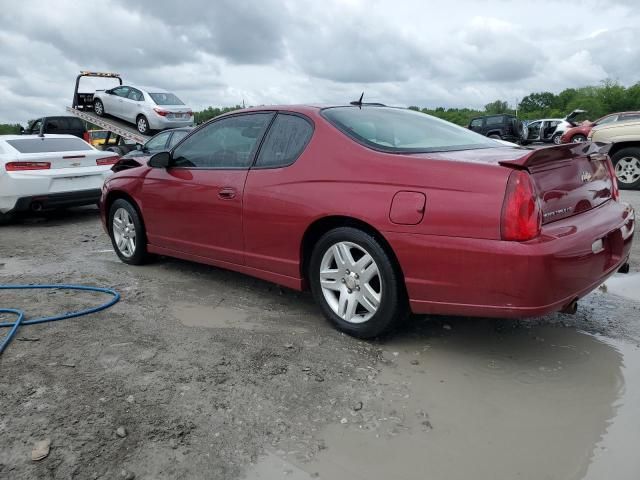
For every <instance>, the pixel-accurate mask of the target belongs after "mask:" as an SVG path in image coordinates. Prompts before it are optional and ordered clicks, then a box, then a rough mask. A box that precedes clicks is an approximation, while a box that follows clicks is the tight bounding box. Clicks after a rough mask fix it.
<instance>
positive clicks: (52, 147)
mask: <svg viewBox="0 0 640 480" xmlns="http://www.w3.org/2000/svg"><path fill="white" fill-rule="evenodd" d="M7 143H8V144H9V145H11V146H12V147H13V148H15V149H16V150H18V151H19V152H20V153H47V152H69V151H71V152H77V151H78V150H91V147H90V146H89V145H88V144H86V143H85V142H83V141H82V140H80V139H79V138H46V137H44V138H39V137H36V138H21V139H18V140H7Z"/></svg>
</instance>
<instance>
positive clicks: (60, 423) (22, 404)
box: [0, 192, 640, 480]
mask: <svg viewBox="0 0 640 480" xmlns="http://www.w3.org/2000/svg"><path fill="white" fill-rule="evenodd" d="M623 198H625V199H626V200H627V201H631V202H632V203H634V204H635V207H636V209H640V192H632V193H630V192H623ZM639 265H640V244H639V242H638V241H636V245H635V247H634V251H633V258H632V273H631V274H629V275H627V276H624V275H621V274H617V275H616V276H615V278H612V279H611V280H610V281H608V282H607V284H606V285H605V286H603V287H601V288H600V289H599V290H597V291H595V292H593V293H592V294H590V295H589V296H588V297H586V298H585V299H583V300H582V301H581V302H580V306H579V309H578V313H577V314H576V315H573V316H569V315H562V314H555V315H550V316H548V317H545V318H542V319H536V320H529V321H517V322H516V321H504V320H502V321H501V320H493V319H468V318H451V317H449V318H446V317H415V318H412V319H411V321H410V322H408V323H407V325H405V326H404V327H403V328H402V329H401V330H400V331H399V332H398V333H397V334H395V335H394V336H392V337H390V338H387V339H384V340H379V341H375V342H364V341H359V340H355V339H353V338H350V337H348V336H345V335H343V334H340V333H338V332H336V331H335V330H334V329H333V328H332V327H331V326H330V325H328V324H327V323H326V322H325V321H324V320H323V318H322V317H321V316H320V314H319V313H318V310H317V309H316V307H315V305H314V304H313V301H312V299H311V297H310V295H308V294H300V293H295V292H292V291H289V290H285V289H281V288H279V287H277V286H274V285H272V284H269V283H265V282H262V281H259V280H255V279H252V278H249V277H245V276H243V275H240V274H236V273H232V272H228V271H224V270H219V269H215V268H211V267H207V266H202V265H197V264H193V263H189V262H184V261H179V260H173V259H167V258H161V259H158V260H157V261H156V262H155V263H153V264H150V265H148V266H144V267H131V266H127V265H125V264H123V263H121V262H120V261H119V260H118V259H117V257H116V255H115V254H114V253H113V251H112V249H111V245H110V242H109V240H108V238H107V236H106V235H105V234H104V232H103V231H102V227H101V225H100V222H99V219H98V215H97V210H95V209H93V208H85V209H75V210H70V211H66V212H60V213H52V214H47V215H44V216H40V217H27V218H24V219H21V220H20V221H19V222H18V223H17V224H14V225H11V226H7V227H0V284H26V283H76V284H87V285H96V286H108V287H113V288H115V289H117V290H118V291H120V292H121V293H122V300H121V301H120V302H119V303H118V304H117V305H115V306H114V307H113V308H111V309H110V310H107V311H104V312H101V313H98V314H95V315H92V316H89V317H84V318H78V319H72V320H65V321H61V322H56V323H49V324H44V325H37V326H27V327H24V328H23V329H21V330H20V331H19V332H18V335H17V340H15V341H14V342H13V343H12V344H11V345H10V346H9V348H8V349H7V350H6V351H5V353H4V354H3V355H2V356H1V357H0V442H1V447H0V478H3V479H5V478H6V479H35V478H38V479H48V478H51V479H69V478H78V479H97V478H101V479H124V478H129V479H131V478H136V479H178V478H180V479H182V478H185V479H186V478H197V479H201V478H202V479H205V478H206V479H280V478H285V479H309V478H326V479H331V480H340V479H365V478H366V479H368V480H375V479H391V478H393V479H424V478H430V479H435V480H438V479H453V480H456V479H471V478H473V479H487V480H501V479H505V480H512V479H515V478H519V479H532V480H533V479H536V480H538V479H542V478H544V479H562V480H567V479H582V478H587V479H602V478H616V479H617V480H625V479H629V480H631V479H634V480H635V479H637V478H640V457H639V456H638V455H637V445H638V439H639V438H640V437H639V435H640V433H639V432H640V312H639V308H640V281H639V279H640V273H638V270H639ZM103 300H104V297H101V296H100V295H98V294H91V293H62V292H36V293H34V292H25V291H21V292H16V291H1V292H0V306H3V307H12V308H22V309H25V310H26V311H27V313H28V316H29V317H31V318H34V317H36V316H39V315H45V314H53V313H55V312H62V311H67V310H70V309H76V308H80V307H81V306H82V307H83V306H86V305H96V304H98V303H101V302H102V301H103ZM4 318H5V320H8V318H9V317H4ZM5 333H6V329H5V330H4V331H2V332H0V334H5ZM120 427H123V428H124V430H123V429H121V428H120ZM118 429H120V431H118ZM41 440H49V441H50V442H51V444H50V452H49V454H48V456H47V457H46V458H44V459H42V460H39V461H33V460H32V459H31V455H32V450H33V448H34V445H35V443H36V442H38V441H41ZM612 472H615V473H612Z"/></svg>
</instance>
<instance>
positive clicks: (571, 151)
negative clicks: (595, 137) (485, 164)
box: [500, 142, 611, 168]
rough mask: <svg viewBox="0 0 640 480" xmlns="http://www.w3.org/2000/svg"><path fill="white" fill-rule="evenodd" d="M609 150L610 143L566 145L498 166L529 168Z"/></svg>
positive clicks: (535, 151)
mask: <svg viewBox="0 0 640 480" xmlns="http://www.w3.org/2000/svg"><path fill="white" fill-rule="evenodd" d="M610 149H611V144H610V143H600V142H585V143H567V144H565V145H558V146H557V147H551V148H540V149H537V150H532V151H530V152H529V153H527V154H526V155H524V156H523V157H520V158H516V159H514V160H505V161H502V162H500V165H504V166H505V167H515V168H530V167H533V166H539V165H543V164H547V163H552V162H557V161H559V160H569V159H571V158H575V157H585V156H591V155H594V156H595V155H606V154H607V153H609V150H610Z"/></svg>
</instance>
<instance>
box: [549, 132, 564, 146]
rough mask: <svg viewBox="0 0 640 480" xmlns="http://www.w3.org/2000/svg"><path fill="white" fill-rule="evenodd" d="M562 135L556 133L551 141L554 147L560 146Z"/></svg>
mask: <svg viewBox="0 0 640 480" xmlns="http://www.w3.org/2000/svg"><path fill="white" fill-rule="evenodd" d="M560 137H562V134H561V133H556V134H555V135H554V136H553V137H552V138H551V141H552V142H553V144H554V145H560V144H561V143H562V140H561V138H560Z"/></svg>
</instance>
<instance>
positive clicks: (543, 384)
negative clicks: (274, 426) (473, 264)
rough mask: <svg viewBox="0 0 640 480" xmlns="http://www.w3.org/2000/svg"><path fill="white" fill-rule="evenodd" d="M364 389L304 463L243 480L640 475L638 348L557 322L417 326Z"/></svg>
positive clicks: (294, 461)
mask: <svg viewBox="0 0 640 480" xmlns="http://www.w3.org/2000/svg"><path fill="white" fill-rule="evenodd" d="M383 348H384V350H385V351H384V359H385V361H384V362H383V365H382V367H381V369H380V372H379V373H378V374H377V375H376V376H375V377H373V378H371V386H372V387H373V388H372V389H371V390H370V391H369V393H368V394H367V396H366V397H365V396H363V398H354V399H353V402H352V404H353V407H352V409H351V410H349V411H343V412H336V421H335V423H334V424H332V425H330V426H329V427H328V428H326V429H325V430H324V431H322V432H321V433H319V436H320V437H321V438H322V439H323V440H324V442H325V445H326V449H324V450H322V451H320V453H319V454H318V455H316V456H315V457H313V458H312V459H311V460H308V459H301V458H299V457H297V456H296V454H295V448H294V447H295V445H294V446H293V448H292V453H290V454H287V452H282V451H276V452H272V451H270V452H267V454H266V456H265V457H263V458H262V459H261V460H260V461H258V463H257V464H256V465H255V466H253V467H252V468H251V469H249V471H248V474H247V476H246V478H247V479H269V480H271V479H280V478H286V479H296V480H298V479H309V478H325V479H331V480H340V479H367V480H376V479H385V480H387V479H425V478H429V479H434V480H437V479H448V480H456V479H465V480H467V479H487V480H501V479H505V480H512V479H515V478H518V479H532V480H533V479H535V480H539V479H562V480H571V479H576V480H577V479H594V480H595V479H603V478H616V479H617V480H626V479H629V480H631V479H634V480H635V479H638V478H640V456H639V455H638V454H637V451H636V450H637V445H638V443H639V441H640V348H638V347H637V346H636V345H631V344H626V343H621V342H617V341H613V340H610V339H606V338H603V337H597V336H593V335H589V334H586V333H581V332H579V331H576V330H575V329H572V328H561V327H551V326H547V327H532V328H524V327H514V326H513V325H512V324H508V323H502V322H499V321H492V320H462V319H452V320H451V321H449V322H448V323H444V324H443V323H441V322H437V321H433V322H425V324H424V325H423V326H420V327H418V328H417V329H415V330H411V332H410V333H406V334H404V336H403V335H402V334H401V335H400V336H399V337H396V338H393V339H392V340H390V341H389V342H388V343H385V344H384V345H383Z"/></svg>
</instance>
